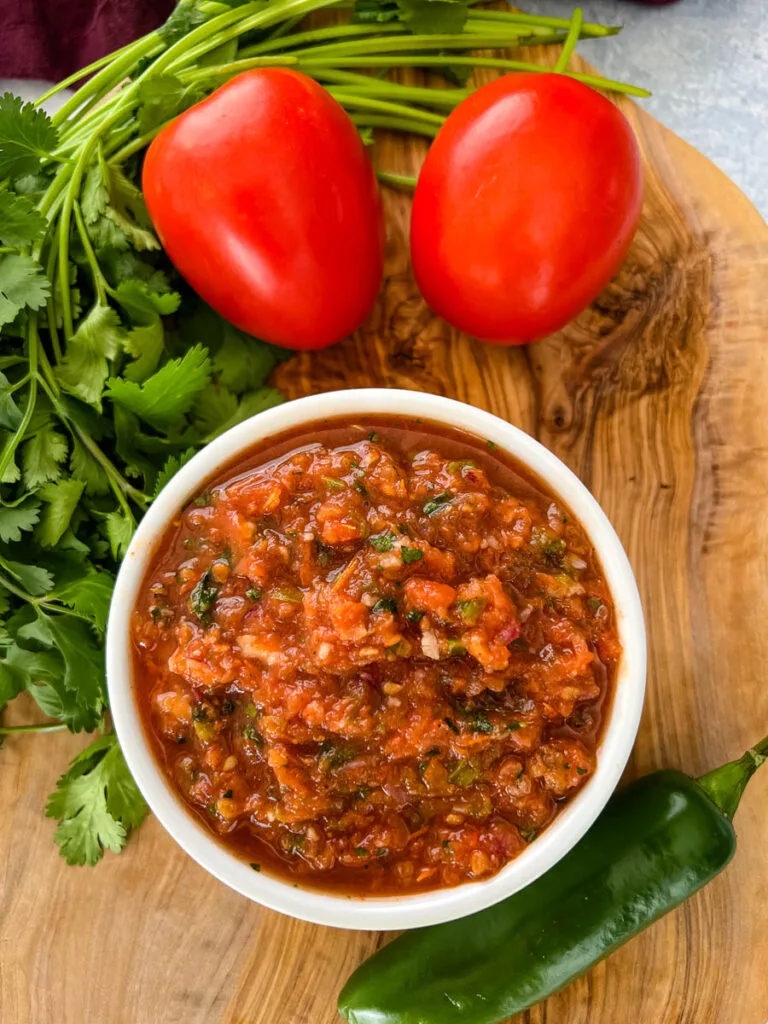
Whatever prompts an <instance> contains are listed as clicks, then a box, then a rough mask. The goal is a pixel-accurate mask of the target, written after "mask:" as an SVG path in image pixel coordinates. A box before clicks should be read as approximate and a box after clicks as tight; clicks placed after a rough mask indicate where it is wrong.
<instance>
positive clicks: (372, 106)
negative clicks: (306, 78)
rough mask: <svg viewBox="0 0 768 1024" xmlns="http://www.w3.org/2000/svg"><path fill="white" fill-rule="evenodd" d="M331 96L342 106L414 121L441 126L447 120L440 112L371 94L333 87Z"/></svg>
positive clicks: (330, 90)
mask: <svg viewBox="0 0 768 1024" xmlns="http://www.w3.org/2000/svg"><path fill="white" fill-rule="evenodd" d="M328 92H330V94H331V96H333V97H335V99H337V100H338V101H339V103H341V105H342V107H344V108H345V109H347V108H348V107H352V108H353V109H355V108H361V109H363V110H376V111H379V112H381V113H383V114H393V115H394V116H396V117H406V118H411V119H412V120H414V121H423V122H424V123H425V124H430V125H435V126H436V127H437V128H439V127H440V126H441V125H442V124H443V123H444V121H445V118H444V117H441V115H440V114H433V113H431V112H430V111H428V110H420V109H419V108H418V107H406V106H403V105H402V104H401V103H390V102H389V101H388V100H380V99H375V98H374V97H370V96H356V95H354V94H350V93H348V92H346V91H345V90H339V89H335V88H333V86H331V88H330V89H329V90H328Z"/></svg>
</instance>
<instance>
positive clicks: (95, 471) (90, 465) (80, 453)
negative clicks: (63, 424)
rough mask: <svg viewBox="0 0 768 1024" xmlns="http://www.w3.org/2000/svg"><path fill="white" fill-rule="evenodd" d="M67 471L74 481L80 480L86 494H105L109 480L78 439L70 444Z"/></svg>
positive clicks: (107, 490)
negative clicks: (70, 449)
mask: <svg viewBox="0 0 768 1024" xmlns="http://www.w3.org/2000/svg"><path fill="white" fill-rule="evenodd" d="M69 470H70V473H71V474H72V478H73V479H74V480H81V481H82V482H83V484H84V485H85V493H86V494H107V493H108V492H109V489H110V488H109V478H108V477H107V474H106V473H105V472H104V470H103V469H102V467H101V466H100V465H99V463H98V462H97V461H96V459H95V458H94V457H93V455H91V453H90V452H89V451H88V450H87V449H86V447H85V445H84V444H83V443H82V441H80V440H79V439H78V438H75V439H74V441H73V442H72V453H71V455H70V457H69Z"/></svg>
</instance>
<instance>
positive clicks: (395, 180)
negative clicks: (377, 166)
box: [376, 171, 418, 189]
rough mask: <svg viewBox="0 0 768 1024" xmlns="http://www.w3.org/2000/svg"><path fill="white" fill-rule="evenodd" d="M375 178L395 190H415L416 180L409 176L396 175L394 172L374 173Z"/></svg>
mask: <svg viewBox="0 0 768 1024" xmlns="http://www.w3.org/2000/svg"><path fill="white" fill-rule="evenodd" d="M376 177H377V178H378V179H379V181H383V182H384V184H385V185H392V186H394V187H395V188H407V189H414V188H416V182H417V181H418V178H412V177H411V176H410V175H409V174H396V173H395V172H394V171H376Z"/></svg>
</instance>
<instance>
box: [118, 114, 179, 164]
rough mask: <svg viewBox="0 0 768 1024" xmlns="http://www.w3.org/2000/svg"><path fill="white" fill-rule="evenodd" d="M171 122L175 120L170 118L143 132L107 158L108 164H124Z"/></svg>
mask: <svg viewBox="0 0 768 1024" xmlns="http://www.w3.org/2000/svg"><path fill="white" fill-rule="evenodd" d="M173 120H175V118H173V117H171V118H169V119H168V120H167V121H163V123H162V124H159V125H157V127H156V128H153V129H152V130H151V131H148V132H145V133H144V134H143V135H139V136H138V137H137V138H135V139H134V140H133V142H129V143H127V144H126V145H125V146H123V147H122V149H118V150H117V152H116V153H113V154H112V155H111V156H110V157H109V163H111V164H113V165H115V166H118V165H119V164H122V163H124V162H125V161H126V160H127V159H128V157H130V156H133V154H134V153H140V152H141V151H142V149H144V148H145V147H146V146H148V145H149V144H150V142H151V141H152V139H154V137H155V136H156V135H159V134H160V132H161V131H162V130H163V128H165V126H166V125H167V124H170V123H171V121H173Z"/></svg>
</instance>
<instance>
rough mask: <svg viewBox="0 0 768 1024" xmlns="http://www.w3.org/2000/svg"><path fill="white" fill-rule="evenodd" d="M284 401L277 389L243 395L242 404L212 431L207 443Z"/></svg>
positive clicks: (207, 437)
mask: <svg viewBox="0 0 768 1024" xmlns="http://www.w3.org/2000/svg"><path fill="white" fill-rule="evenodd" d="M284 401H285V396H284V395H283V394H282V392H280V391H277V390H276V388H260V389H259V390H258V391H251V392H250V393H249V394H247V395H243V397H242V398H241V399H240V404H239V405H238V406H237V408H236V409H235V410H234V411H233V412H232V415H231V416H229V418H228V419H226V420H225V421H223V422H222V423H220V424H219V425H218V427H216V428H215V429H214V430H211V432H210V433H209V434H207V435H206V436H205V441H212V440H213V439H214V438H215V437H218V436H219V434H223V433H224V431H225V430H229V429H230V428H231V427H234V426H237V424H238V423H242V422H243V420H247V419H248V418H249V417H251V416H255V415H256V413H259V412H263V411H264V409H271V408H272V406H274V405H280V404H281V403H282V402H284Z"/></svg>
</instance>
